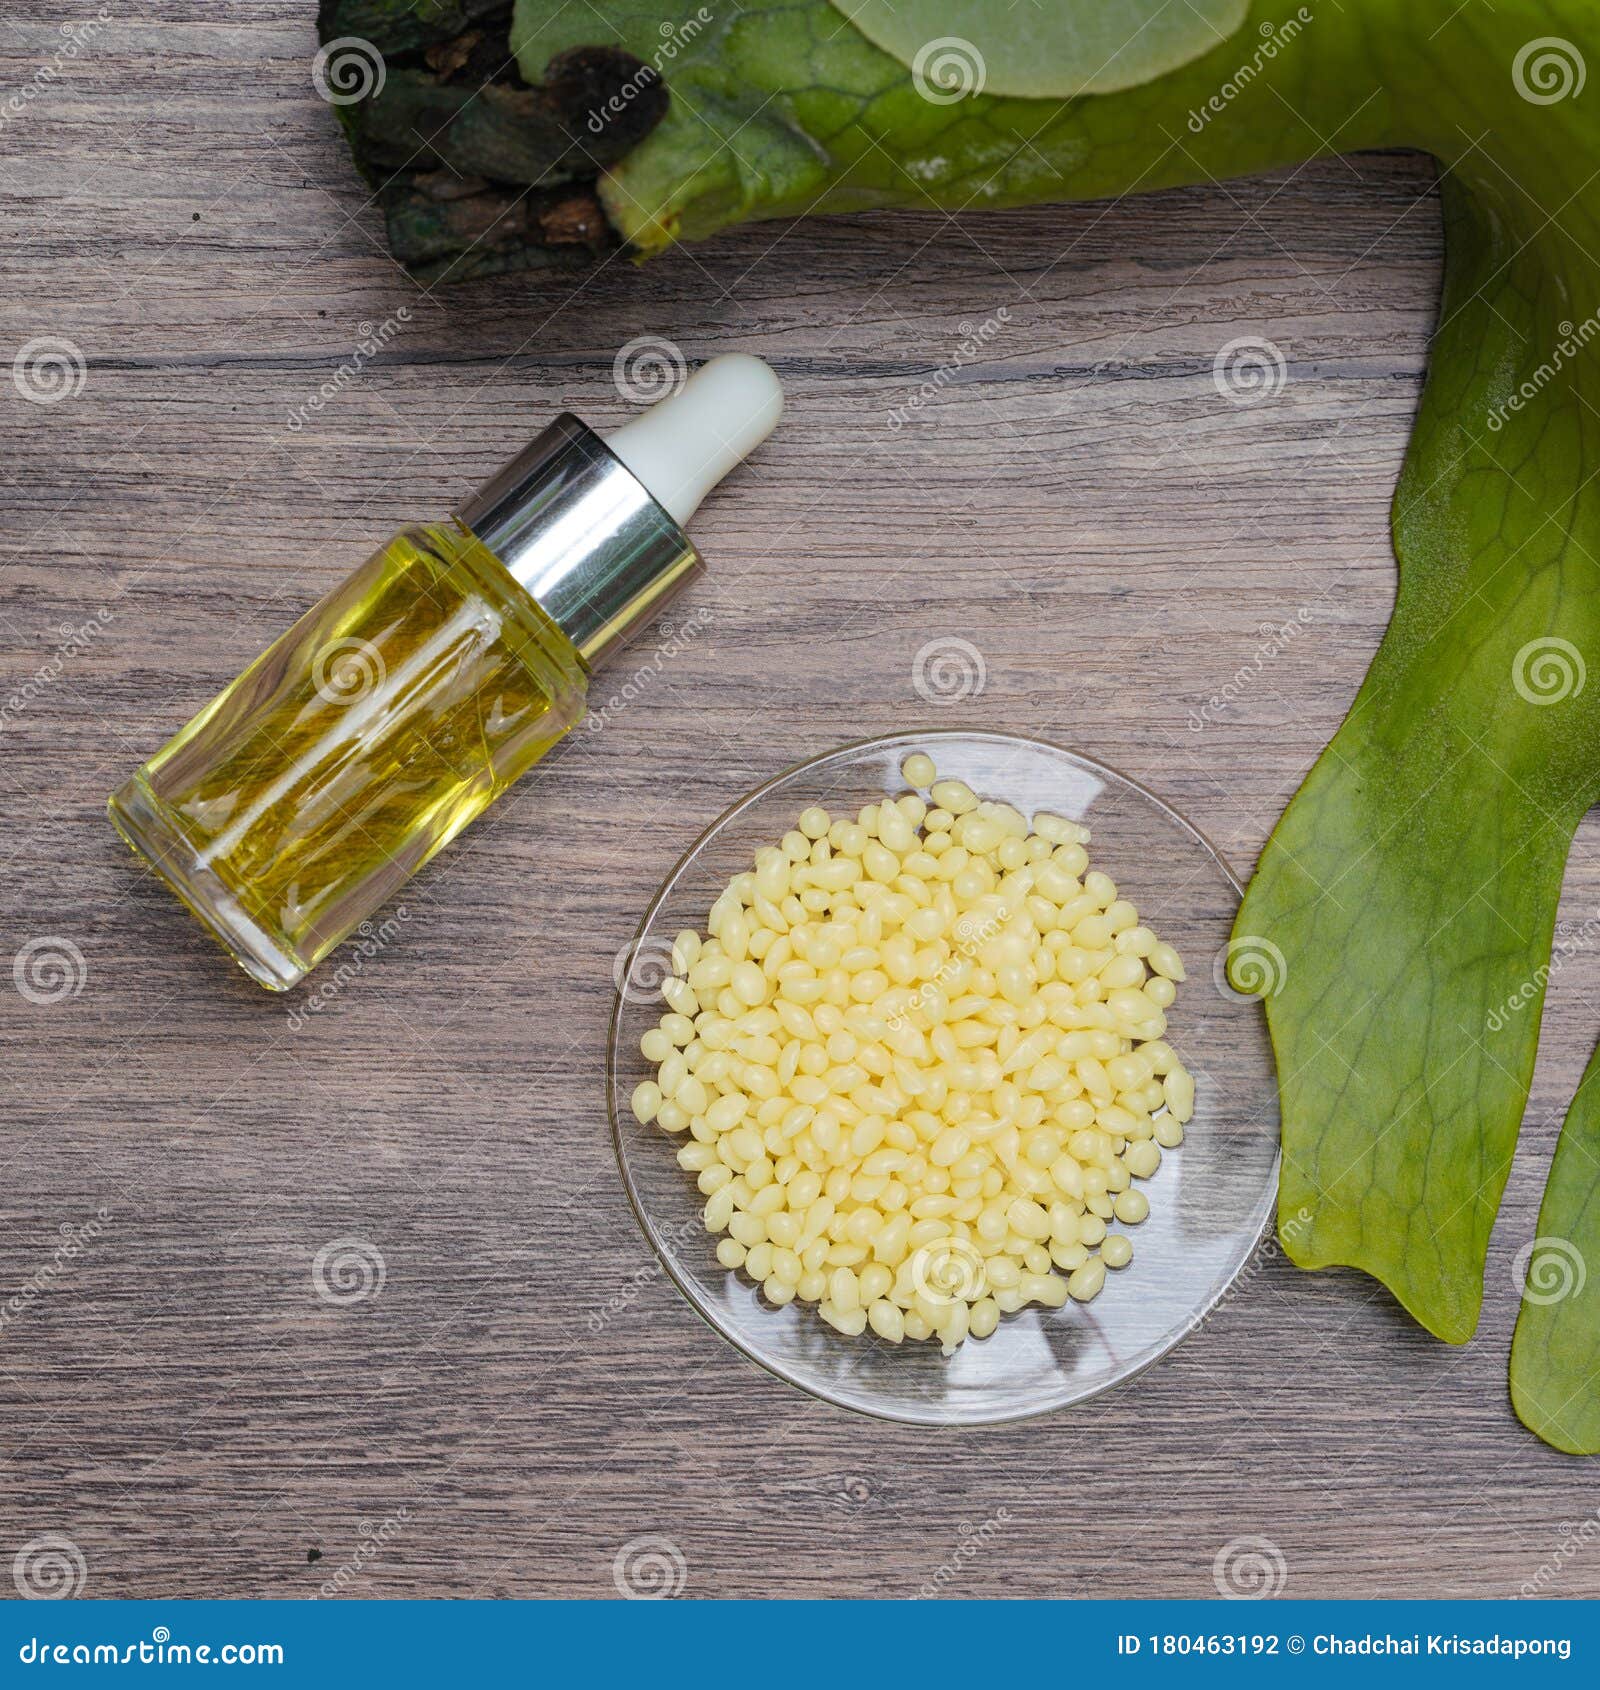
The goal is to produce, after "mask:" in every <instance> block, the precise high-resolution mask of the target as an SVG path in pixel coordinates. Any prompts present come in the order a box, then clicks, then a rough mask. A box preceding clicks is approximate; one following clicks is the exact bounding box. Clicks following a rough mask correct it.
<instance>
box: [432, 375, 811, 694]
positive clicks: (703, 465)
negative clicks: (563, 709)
mask: <svg viewBox="0 0 1600 1690" xmlns="http://www.w3.org/2000/svg"><path fill="white" fill-rule="evenodd" d="M782 411H783V393H782V390H781V389H780V387H779V386H778V378H777V377H776V376H775V375H774V374H773V372H772V370H771V369H770V368H769V367H768V366H767V365H766V364H764V363H763V362H762V361H761V360H760V359H759V358H752V357H750V356H749V355H748V354H746V353H729V354H727V355H726V356H724V357H721V358H713V359H712V360H711V361H710V362H709V363H707V364H704V365H702V366H701V368H700V369H698V370H697V371H696V372H695V373H694V374H693V375H692V376H691V377H690V378H689V380H688V381H687V382H685V383H684V385H683V386H682V387H681V388H680V389H679V390H678V392H677V393H675V394H673V395H672V396H671V397H670V398H667V399H663V400H662V401H660V403H659V404H656V405H654V406H652V407H651V408H650V410H648V411H647V412H645V414H644V415H643V416H641V417H638V418H636V419H635V420H634V421H633V422H630V423H628V424H627V425H626V426H625V427H623V428H622V429H620V430H618V432H617V433H616V434H614V435H613V436H612V437H611V439H610V440H609V441H607V440H602V439H601V438H600V436H599V435H598V434H596V433H595V432H594V430H593V429H591V428H590V427H588V425H587V424H585V423H582V422H580V421H579V420H578V418H577V417H575V416H572V415H571V414H570V413H567V414H563V415H561V416H559V417H557V418H556V420H555V421H554V422H553V423H551V425H550V426H549V427H548V428H547V429H545V431H544V432H543V433H542V434H540V435H539V436H538V437H537V438H536V439H535V440H534V441H533V442H532V443H531V444H530V445H529V446H528V447H527V448H526V449H525V450H524V451H522V452H521V453H519V454H518V455H517V456H516V457H515V458H513V459H512V461H511V462H510V463H509V464H507V465H506V467H505V468H504V469H503V470H501V472H500V473H499V474H498V475H497V476H495V477H494V479H493V480H491V481H489V482H487V483H485V485H484V486H483V487H481V488H479V490H478V491H477V492H476V493H475V494H473V496H472V497H471V498H470V499H468V500H467V502H466V503H465V504H464V505H462V506H460V507H459V508H458V509H457V511H456V513H455V516H456V520H457V521H458V522H460V523H461V524H462V525H463V526H464V527H467V528H469V529H471V530H472V532H473V533H474V534H475V535H476V536H477V537H478V539H479V540H481V541H482V542H483V544H484V545H485V546H487V547H488V548H489V550H490V551H491V552H493V553H494V554H495V556H496V557H497V558H499V560H500V561H501V563H503V564H504V565H505V566H506V568H507V570H509V571H510V573H511V575H512V577H513V578H514V579H515V580H516V581H518V582H519V583H520V584H521V585H522V586H523V587H524V588H525V589H526V590H527V592H528V593H529V595H530V596H531V597H532V598H533V599H534V600H535V601H536V602H537V603H538V604H539V605H540V606H541V607H542V608H543V610H544V611H545V613H546V614H547V615H548V616H549V617H550V619H551V620H552V621H553V622H554V623H555V624H556V626H557V627H559V628H560V629H561V630H562V632H563V633H564V634H566V636H567V638H568V639H570V640H571V641H572V643H573V645H574V646H575V647H576V648H577V650H578V653H579V655H580V656H581V657H582V658H583V659H584V661H585V662H586V663H587V664H589V665H590V666H591V667H592V666H593V665H594V664H595V663H597V662H599V661H600V660H602V659H603V658H604V657H606V656H607V655H608V654H609V653H610V652H612V651H613V650H615V649H616V647H618V646H619V645H621V644H622V643H623V642H624V641H626V640H627V639H628V638H630V637H631V636H632V635H633V634H634V633H635V632H637V630H638V629H639V628H640V626H642V625H643V624H644V623H646V622H648V621H649V620H650V619H651V618H652V617H653V616H655V615H657V614H658V613H659V612H660V610H661V609H662V608H663V606H664V605H665V604H666V603H667V601H668V600H669V599H671V598H672V597H673V596H674V595H675V594H676V593H677V592H678V591H679V590H680V589H681V588H683V587H684V586H685V585H687V584H688V582H689V581H690V580H692V579H693V578H694V576H695V575H696V574H698V572H699V571H700V570H701V569H702V568H703V567H704V565H703V563H702V561H701V558H700V554H699V552H698V551H696V550H695V547H694V545H693V543H692V542H691V541H690V539H689V536H688V535H687V534H685V533H684V531H683V524H684V523H685V522H687V521H688V520H689V518H690V517H691V516H693V515H694V513H695V511H696V510H697V509H698V508H699V505H700V501H701V500H702V499H703V498H704V497H705V496H706V494H707V493H708V492H710V490H711V489H712V488H713V487H715V486H716V484H717V483H718V482H719V481H721V480H722V478H723V477H724V476H725V475H726V474H727V473H728V472H729V470H731V469H732V468H733V467H734V465H736V464H737V463H739V462H740V461H741V460H743V459H744V458H745V457H746V456H747V455H748V454H749V453H750V452H752V451H754V450H755V448H756V447H757V446H759V445H760V444H761V442H762V441H763V440H765V439H766V438H767V436H768V435H769V434H771V432H772V431H773V429H774V428H775V427H776V426H777V423H778V418H779V416H780V415H781V414H782Z"/></svg>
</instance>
